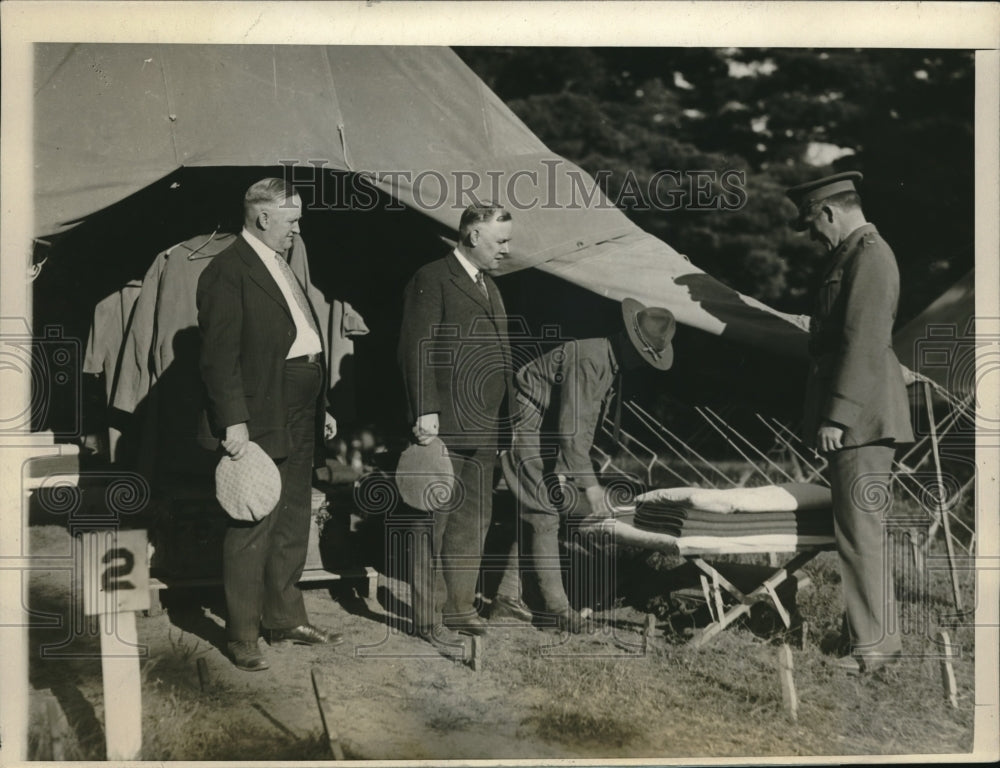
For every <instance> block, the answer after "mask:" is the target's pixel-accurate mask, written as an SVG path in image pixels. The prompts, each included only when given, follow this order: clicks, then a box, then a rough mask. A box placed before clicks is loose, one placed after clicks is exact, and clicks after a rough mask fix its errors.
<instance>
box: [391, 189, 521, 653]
mask: <svg viewBox="0 0 1000 768" xmlns="http://www.w3.org/2000/svg"><path fill="white" fill-rule="evenodd" d="M512 229H513V222H512V220H511V215H510V213H508V212H507V211H506V210H504V209H503V208H502V207H501V206H498V205H492V204H488V205H473V206H470V207H469V208H467V209H466V210H465V211H464V212H463V214H462V217H461V221H460V224H459V238H458V245H457V246H456V248H455V250H454V251H452V252H451V253H449V254H448V255H447V256H445V257H444V258H443V259H439V260H437V261H434V262H431V263H430V264H427V265H425V266H424V267H422V268H421V269H419V270H418V271H417V273H416V274H415V275H414V276H413V278H412V279H411V280H410V283H409V284H408V285H407V287H406V291H405V295H404V305H403V325H402V330H401V333H400V340H399V353H398V357H399V364H400V367H401V369H402V373H403V382H404V385H405V387H406V397H407V406H408V412H409V415H410V419H411V421H412V423H413V437H414V439H415V440H416V441H417V442H418V443H420V444H422V445H426V444H428V443H430V442H431V440H432V439H433V438H434V437H440V438H441V440H442V441H443V442H444V443H445V445H446V446H447V448H448V452H449V456H450V457H451V459H452V463H453V467H454V474H455V481H456V486H457V488H458V491H457V493H458V497H457V499H460V502H456V503H457V506H456V508H455V509H452V510H450V511H447V510H438V511H436V512H435V513H434V520H433V534H432V541H431V548H430V552H428V551H427V549H426V548H425V547H419V548H417V549H416V550H415V554H414V566H413V568H414V573H413V581H412V589H413V613H414V629H415V631H416V633H417V634H418V635H419V636H421V637H423V638H425V639H427V640H429V641H430V642H432V643H434V642H436V641H441V640H447V637H448V635H447V633H446V631H445V629H444V627H447V628H448V629H451V630H456V631H460V632H465V633H473V634H478V635H482V634H485V632H486V624H485V622H484V621H483V620H482V619H481V618H480V617H479V615H478V614H477V613H476V609H475V607H474V605H473V600H474V599H475V587H476V579H477V576H478V570H479V565H480V562H481V555H482V547H483V542H484V538H485V534H486V530H487V528H488V526H489V523H490V516H491V513H492V487H493V471H494V467H495V463H496V450H497V439H498V431H499V425H500V407H501V403H502V402H503V400H504V397H505V396H507V394H508V391H509V388H510V375H511V356H510V345H509V343H508V339H507V316H506V311H505V309H504V304H503V299H502V298H501V297H500V292H499V291H498V290H497V287H496V284H495V283H494V282H493V279H492V277H490V275H489V273H490V272H492V271H493V270H495V269H497V267H498V266H499V265H500V262H501V261H502V260H503V259H504V257H505V256H507V254H508V252H509V248H510V240H511V231H512ZM442 577H443V586H444V591H445V592H446V599H445V601H444V604H443V606H442V605H440V604H439V603H440V593H441V591H442V585H441V581H442ZM442 624H443V626H442Z"/></svg>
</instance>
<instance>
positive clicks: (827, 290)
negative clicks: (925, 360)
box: [803, 224, 913, 446]
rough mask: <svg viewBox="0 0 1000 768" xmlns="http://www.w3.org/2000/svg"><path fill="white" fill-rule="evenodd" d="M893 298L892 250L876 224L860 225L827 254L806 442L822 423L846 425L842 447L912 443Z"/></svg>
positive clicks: (812, 348) (812, 342)
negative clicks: (895, 348) (897, 351)
mask: <svg viewBox="0 0 1000 768" xmlns="http://www.w3.org/2000/svg"><path fill="white" fill-rule="evenodd" d="M898 301H899V269H898V267H897V266H896V259H895V256H894V255H893V253H892V250H891V249H890V248H889V246H888V244H887V243H886V242H885V240H883V239H882V238H881V237H880V236H879V234H878V232H877V231H876V229H875V226H874V225H872V224H864V225H863V226H861V227H858V228H857V229H856V230H854V232H852V233H851V234H850V235H848V237H847V239H846V240H844V242H843V243H841V244H840V246H838V247H837V248H836V249H835V250H834V251H833V253H832V254H831V256H830V261H829V263H828V266H827V269H826V271H825V273H824V276H823V282H822V287H821V289H820V292H819V300H818V303H817V306H816V312H815V314H814V316H813V318H812V321H811V323H810V338H809V352H810V357H811V360H812V362H811V367H810V374H809V381H808V385H807V388H806V401H805V409H804V423H803V437H804V438H805V440H806V442H807V443H808V444H810V445H815V444H816V433H817V430H818V429H819V427H820V425H821V424H822V423H823V422H824V421H831V422H833V423H835V424H837V425H839V426H841V427H843V428H844V437H843V444H844V445H845V446H859V445H866V444H868V443H873V442H876V441H882V440H892V441H895V442H897V443H907V442H912V441H913V431H912V428H911V426H910V415H909V403H908V399H907V396H906V385H905V384H904V382H903V375H902V370H901V368H900V365H899V361H898V360H897V359H896V354H895V352H894V351H893V349H892V326H893V322H894V321H895V319H896V306H897V303H898Z"/></svg>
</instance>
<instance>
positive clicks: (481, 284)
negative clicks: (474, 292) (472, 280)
mask: <svg viewBox="0 0 1000 768" xmlns="http://www.w3.org/2000/svg"><path fill="white" fill-rule="evenodd" d="M476 285H477V286H479V292H480V293H481V294H483V298H484V299H486V301H489V300H490V292H489V291H488V290H487V289H486V280H484V279H483V272H482V270H480V271H479V272H476Z"/></svg>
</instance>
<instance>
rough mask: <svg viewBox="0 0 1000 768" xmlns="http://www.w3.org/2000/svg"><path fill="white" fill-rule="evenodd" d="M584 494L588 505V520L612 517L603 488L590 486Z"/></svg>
mask: <svg viewBox="0 0 1000 768" xmlns="http://www.w3.org/2000/svg"><path fill="white" fill-rule="evenodd" d="M584 493H586V494H587V501H588V502H589V503H590V510H591V512H590V514H589V515H587V517H588V518H594V519H597V518H604V517H613V514H612V512H611V507H609V506H608V497H607V494H605V492H604V488H602V487H601V486H599V485H592V486H590V487H589V488H587V489H586V490H585V491H584Z"/></svg>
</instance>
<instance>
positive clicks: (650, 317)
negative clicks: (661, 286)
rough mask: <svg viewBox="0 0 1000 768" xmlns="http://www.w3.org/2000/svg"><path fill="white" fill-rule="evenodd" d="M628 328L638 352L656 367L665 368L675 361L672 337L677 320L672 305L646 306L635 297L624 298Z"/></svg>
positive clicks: (662, 369)
mask: <svg viewBox="0 0 1000 768" xmlns="http://www.w3.org/2000/svg"><path fill="white" fill-rule="evenodd" d="M622 319H623V320H624V321H625V330H626V331H627V332H628V337H629V339H631V340H632V344H633V345H634V346H635V348H636V351H637V352H638V353H639V356H640V357H641V358H642V359H643V360H645V361H646V362H647V363H649V364H650V365H651V366H653V367H654V368H656V369H658V370H661V371H665V370H667V369H668V368H670V366H671V365H673V364H674V348H673V346H672V345H671V343H670V340H671V339H672V338H673V337H674V332H675V331H676V330H677V321H676V320H675V319H674V314H673V312H671V311H670V310H669V309H664V308H663V307H647V306H644V305H643V304H642V303H640V302H638V301H636V300H635V299H625V300H624V301H623V302H622Z"/></svg>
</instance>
